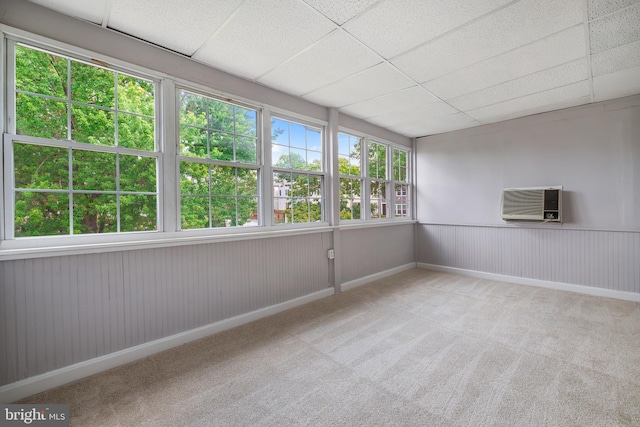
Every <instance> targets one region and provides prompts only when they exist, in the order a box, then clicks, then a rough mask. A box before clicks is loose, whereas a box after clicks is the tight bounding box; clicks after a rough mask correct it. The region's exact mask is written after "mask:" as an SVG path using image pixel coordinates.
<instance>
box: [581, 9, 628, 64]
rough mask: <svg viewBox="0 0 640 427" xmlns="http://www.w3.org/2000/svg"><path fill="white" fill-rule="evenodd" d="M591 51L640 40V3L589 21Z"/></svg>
mask: <svg viewBox="0 0 640 427" xmlns="http://www.w3.org/2000/svg"><path fill="white" fill-rule="evenodd" d="M589 37H590V40H591V53H592V54H594V53H598V52H602V51H604V50H607V49H612V48H614V47H617V46H622V45H624V44H627V43H631V42H634V41H636V40H640V3H636V4H635V5H633V6H630V7H628V8H626V9H622V10H619V11H617V12H615V13H612V14H610V15H607V16H604V17H602V18H599V19H597V20H595V21H592V22H590V23H589Z"/></svg>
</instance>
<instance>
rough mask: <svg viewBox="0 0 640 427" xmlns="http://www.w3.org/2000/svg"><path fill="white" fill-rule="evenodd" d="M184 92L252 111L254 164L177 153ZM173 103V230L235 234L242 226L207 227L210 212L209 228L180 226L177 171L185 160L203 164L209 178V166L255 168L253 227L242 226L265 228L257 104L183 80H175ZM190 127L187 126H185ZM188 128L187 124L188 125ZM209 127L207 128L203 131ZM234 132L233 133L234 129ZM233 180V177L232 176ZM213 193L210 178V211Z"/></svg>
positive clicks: (260, 122) (260, 112) (260, 118)
mask: <svg viewBox="0 0 640 427" xmlns="http://www.w3.org/2000/svg"><path fill="white" fill-rule="evenodd" d="M183 91H184V92H188V93H190V94H193V95H197V96H202V97H205V98H208V99H210V100H213V101H217V102H222V103H225V104H229V105H233V106H237V107H241V108H247V109H250V110H253V111H255V112H256V136H255V137H256V163H245V162H238V161H235V160H231V161H230V160H218V159H213V158H211V157H205V158H198V157H191V156H183V155H181V152H180V150H181V140H180V129H181V125H182V123H181V121H180V96H181V93H182V92H183ZM174 105H175V106H176V114H175V127H176V134H175V138H176V167H175V177H176V187H177V188H176V192H177V194H176V198H177V199H176V207H175V210H176V221H177V222H176V230H177V231H179V232H181V233H190V234H202V233H205V234H210V233H211V234H214V235H217V234H225V233H239V232H244V231H245V228H243V226H238V225H236V226H231V227H211V215H210V216H209V224H210V225H209V227H205V228H185V229H183V228H182V201H181V199H182V190H181V172H180V165H181V163H182V162H183V161H188V162H191V163H200V164H206V165H208V168H209V178H211V167H213V166H223V167H235V168H243V169H248V170H251V169H253V170H256V171H257V194H256V198H257V201H258V205H257V206H258V209H257V215H258V224H257V226H252V227H246V232H250V231H256V229H264V228H265V220H264V218H265V212H264V197H265V195H264V192H263V187H264V186H263V184H262V183H263V180H264V179H265V178H264V176H265V165H264V141H263V140H264V138H263V135H262V128H263V116H264V115H263V108H262V107H261V106H258V105H255V104H251V103H248V102H244V101H240V100H236V99H231V98H229V97H222V96H220V95H218V94H215V93H213V92H211V91H207V90H205V89H200V88H197V87H195V86H193V85H188V84H185V83H177V84H176V86H175V103H174ZM188 126H190V125H188ZM190 127H191V126H190ZM210 130H212V129H209V128H208V127H207V132H209V131H210ZM234 135H235V132H234ZM236 183H237V178H236ZM213 197H214V195H213V194H212V193H211V181H209V194H208V198H209V205H210V206H209V209H210V214H211V203H212V200H213ZM238 198H239V195H238V192H237V191H236V194H235V199H236V200H237V199H238ZM237 220H238V217H237V207H236V221H237Z"/></svg>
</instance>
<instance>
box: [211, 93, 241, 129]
mask: <svg viewBox="0 0 640 427" xmlns="http://www.w3.org/2000/svg"><path fill="white" fill-rule="evenodd" d="M234 108H235V106H233V105H232V104H227V103H226V102H220V101H216V100H213V99H210V100H209V129H214V130H218V131H222V132H227V133H231V134H232V133H234V132H235V126H234V113H235V112H234Z"/></svg>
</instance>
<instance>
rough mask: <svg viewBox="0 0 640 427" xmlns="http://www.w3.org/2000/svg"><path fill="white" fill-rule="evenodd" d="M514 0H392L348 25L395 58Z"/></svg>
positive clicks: (370, 45) (369, 43)
mask: <svg viewBox="0 0 640 427" xmlns="http://www.w3.org/2000/svg"><path fill="white" fill-rule="evenodd" d="M509 1H511V0H486V1H467V0H450V1H441V0H388V1H383V2H380V3H378V4H377V5H376V6H375V7H373V8H371V9H370V10H368V11H367V12H366V13H363V14H362V15H360V16H358V17H357V18H355V19H354V20H352V21H351V22H348V23H347V24H346V25H345V29H346V30H347V31H349V32H350V33H351V34H353V35H354V36H355V37H356V38H358V39H359V40H361V41H362V42H363V43H365V44H366V45H367V46H369V47H371V48H372V49H374V50H375V51H377V52H379V53H380V54H381V55H382V56H383V57H385V58H392V57H394V56H396V55H398V54H400V53H402V52H405V51H407V50H409V49H411V48H414V47H416V46H418V45H420V44H422V43H424V42H427V41H429V40H432V39H433V38H435V37H437V36H439V35H441V34H444V33H446V32H448V31H451V30H453V29H454V28H456V27H458V26H460V25H463V24H465V23H467V22H469V21H471V20H473V19H475V18H478V17H480V16H482V15H484V14H486V13H488V12H490V11H492V10H494V9H496V8H498V7H500V6H502V5H504V4H506V3H508V2H509Z"/></svg>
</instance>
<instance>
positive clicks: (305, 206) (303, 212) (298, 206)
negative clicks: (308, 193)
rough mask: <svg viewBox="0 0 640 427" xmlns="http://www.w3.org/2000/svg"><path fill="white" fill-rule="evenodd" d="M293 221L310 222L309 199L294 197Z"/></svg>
mask: <svg viewBox="0 0 640 427" xmlns="http://www.w3.org/2000/svg"><path fill="white" fill-rule="evenodd" d="M293 222H294V223H302V222H310V218H309V200H308V199H293Z"/></svg>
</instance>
